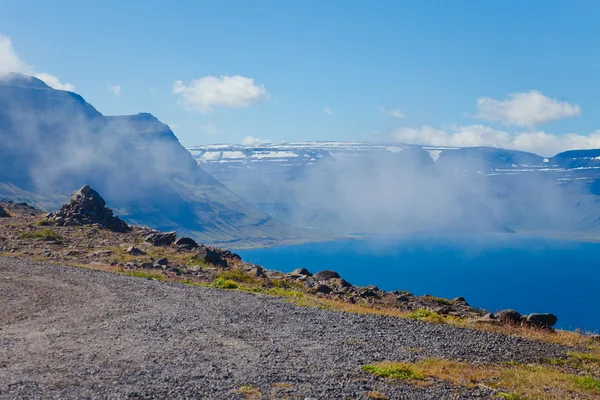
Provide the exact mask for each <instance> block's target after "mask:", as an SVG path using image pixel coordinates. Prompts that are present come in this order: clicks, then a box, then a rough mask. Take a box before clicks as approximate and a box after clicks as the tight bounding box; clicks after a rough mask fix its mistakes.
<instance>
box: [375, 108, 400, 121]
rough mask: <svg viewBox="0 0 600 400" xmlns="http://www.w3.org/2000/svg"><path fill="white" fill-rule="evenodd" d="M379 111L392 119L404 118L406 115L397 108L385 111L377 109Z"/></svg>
mask: <svg viewBox="0 0 600 400" xmlns="http://www.w3.org/2000/svg"><path fill="white" fill-rule="evenodd" d="M379 111H381V112H382V113H384V114H386V115H388V116H390V117H393V118H406V114H404V113H403V112H402V110H401V109H399V108H396V109H395V110H387V109H385V108H383V107H379Z"/></svg>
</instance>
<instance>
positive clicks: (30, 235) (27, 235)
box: [19, 228, 59, 240]
mask: <svg viewBox="0 0 600 400" xmlns="http://www.w3.org/2000/svg"><path fill="white" fill-rule="evenodd" d="M19 239H44V240H58V239H59V236H58V234H57V233H56V232H55V231H54V230H53V229H50V228H45V229H40V230H35V231H28V232H23V233H21V234H20V235H19Z"/></svg>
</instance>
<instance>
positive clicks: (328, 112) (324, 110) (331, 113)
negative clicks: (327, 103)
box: [323, 107, 333, 115]
mask: <svg viewBox="0 0 600 400" xmlns="http://www.w3.org/2000/svg"><path fill="white" fill-rule="evenodd" d="M323 112H324V113H325V114H327V115H333V111H331V109H330V108H329V107H323Z"/></svg>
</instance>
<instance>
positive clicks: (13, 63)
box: [0, 35, 75, 91]
mask: <svg viewBox="0 0 600 400" xmlns="http://www.w3.org/2000/svg"><path fill="white" fill-rule="evenodd" d="M10 73H19V74H24V75H33V76H35V77H36V78H38V79H40V80H42V81H44V82H45V83H46V85H48V86H50V87H51V88H54V89H58V90H69V91H73V90H75V86H74V85H72V84H70V83H62V82H61V81H60V79H59V78H58V77H57V76H54V75H52V74H49V73H47V72H38V73H35V68H33V66H31V65H29V64H27V63H26V62H24V61H23V60H22V59H21V58H20V57H19V55H18V54H17V52H16V51H15V49H14V48H13V45H12V41H11V40H10V38H9V37H6V36H3V35H0V76H2V75H6V74H10Z"/></svg>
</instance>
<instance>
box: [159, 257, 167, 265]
mask: <svg viewBox="0 0 600 400" xmlns="http://www.w3.org/2000/svg"><path fill="white" fill-rule="evenodd" d="M156 264H158V265H161V266H162V265H169V260H168V259H166V258H159V259H158V260H156Z"/></svg>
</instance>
